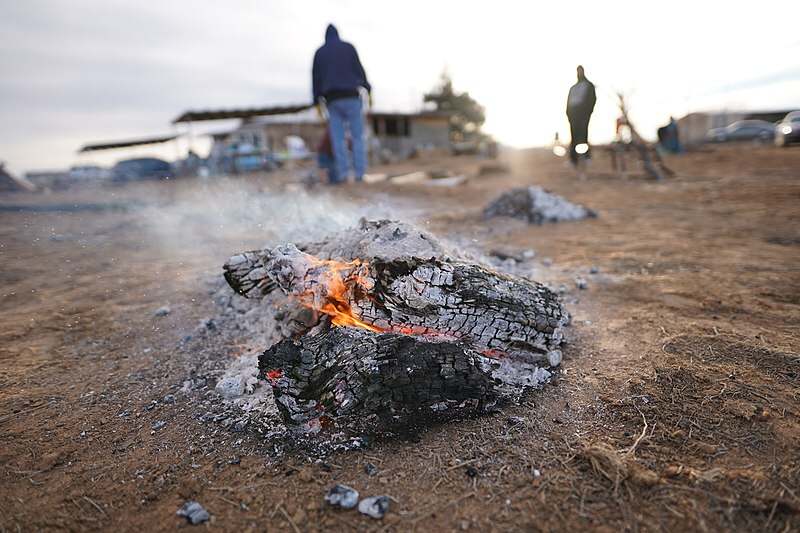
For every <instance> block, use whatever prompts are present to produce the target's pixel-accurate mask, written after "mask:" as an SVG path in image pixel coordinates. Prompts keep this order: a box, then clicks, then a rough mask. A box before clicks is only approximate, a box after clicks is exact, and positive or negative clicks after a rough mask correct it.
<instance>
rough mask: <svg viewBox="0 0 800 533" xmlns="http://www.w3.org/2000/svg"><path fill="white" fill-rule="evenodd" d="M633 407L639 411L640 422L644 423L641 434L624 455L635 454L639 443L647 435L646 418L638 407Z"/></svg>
mask: <svg viewBox="0 0 800 533" xmlns="http://www.w3.org/2000/svg"><path fill="white" fill-rule="evenodd" d="M634 407H636V410H637V411H639V414H640V415H642V421H643V422H644V427H642V433H641V434H640V435H639V438H637V439H636V441H635V442H634V443H633V446H631V447H630V448H628V449H627V450H626V451H625V453H626V454H628V455H633V454H634V452H636V448H637V446H639V443H640V442H642V439H644V436H645V435H647V428H648V427H650V426H648V425H647V418H645V416H644V413H643V412H642V411H641V409H639V407H637V406H635V405H634Z"/></svg>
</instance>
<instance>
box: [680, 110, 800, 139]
mask: <svg viewBox="0 0 800 533" xmlns="http://www.w3.org/2000/svg"><path fill="white" fill-rule="evenodd" d="M790 111H792V110H791V109H786V110H778V111H709V112H696V113H689V114H688V115H686V116H684V117H682V118H679V119H678V131H679V132H680V137H681V142H682V143H683V144H685V145H687V146H690V145H693V144H700V143H703V142H705V140H706V134H707V133H708V131H709V130H712V129H714V128H724V127H725V126H728V125H730V124H733V123H734V122H737V121H739V120H765V121H767V122H778V121H780V120H781V119H783V117H785V116H786V115H787V114H788V113H789V112H790Z"/></svg>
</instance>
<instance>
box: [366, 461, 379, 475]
mask: <svg viewBox="0 0 800 533" xmlns="http://www.w3.org/2000/svg"><path fill="white" fill-rule="evenodd" d="M364 472H366V473H367V475H368V476H375V475H377V474H378V467H377V466H375V465H374V464H372V463H367V464H365V465H364Z"/></svg>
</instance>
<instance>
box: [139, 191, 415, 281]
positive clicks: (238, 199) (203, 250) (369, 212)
mask: <svg viewBox="0 0 800 533" xmlns="http://www.w3.org/2000/svg"><path fill="white" fill-rule="evenodd" d="M337 192H338V191H330V190H327V189H322V190H318V191H311V192H309V191H306V190H305V189H304V188H302V187H300V186H292V185H290V186H287V187H282V188H278V187H274V188H263V187H259V186H258V185H257V184H254V183H251V182H245V181H242V180H234V179H230V178H222V179H215V181H214V182H212V183H204V184H200V183H197V182H195V183H194V184H192V185H191V186H186V187H181V188H178V189H177V190H175V191H174V194H173V196H172V198H169V199H167V200H163V201H161V202H159V203H157V204H153V205H149V206H147V207H145V208H143V210H142V216H143V223H144V225H145V227H146V229H147V230H148V232H149V234H150V236H151V237H153V238H154V239H155V241H156V244H157V245H159V246H161V247H162V253H163V254H164V255H165V256H170V257H173V258H177V259H189V258H195V259H201V260H205V261H216V262H215V263H213V264H210V265H209V266H211V267H214V268H217V267H221V265H222V263H223V262H224V261H225V260H226V259H227V258H228V257H229V256H230V255H232V254H234V253H237V252H240V251H244V250H251V249H254V248H263V247H272V246H275V245H277V244H280V243H285V242H307V241H313V240H318V239H321V238H323V237H324V236H325V235H327V234H330V233H332V232H335V231H338V230H342V229H344V228H347V227H351V226H354V225H356V224H357V222H358V220H359V219H360V218H361V217H367V218H370V219H374V218H397V217H400V218H403V219H409V218H413V211H412V210H409V209H403V208H402V206H401V205H399V204H398V203H397V202H395V201H390V199H389V198H388V197H383V198H380V197H379V198H371V199H370V201H369V202H366V201H363V200H362V201H356V200H351V199H348V198H345V197H343V196H342V195H340V194H336V193H337Z"/></svg>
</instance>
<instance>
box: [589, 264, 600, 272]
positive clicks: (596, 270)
mask: <svg viewBox="0 0 800 533" xmlns="http://www.w3.org/2000/svg"><path fill="white" fill-rule="evenodd" d="M598 272H600V269H599V268H598V267H596V266H594V265H592V267H591V268H590V269H589V274H597V273H598Z"/></svg>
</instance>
